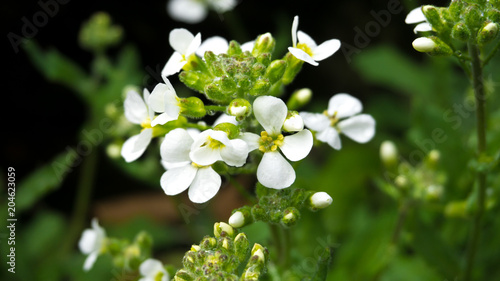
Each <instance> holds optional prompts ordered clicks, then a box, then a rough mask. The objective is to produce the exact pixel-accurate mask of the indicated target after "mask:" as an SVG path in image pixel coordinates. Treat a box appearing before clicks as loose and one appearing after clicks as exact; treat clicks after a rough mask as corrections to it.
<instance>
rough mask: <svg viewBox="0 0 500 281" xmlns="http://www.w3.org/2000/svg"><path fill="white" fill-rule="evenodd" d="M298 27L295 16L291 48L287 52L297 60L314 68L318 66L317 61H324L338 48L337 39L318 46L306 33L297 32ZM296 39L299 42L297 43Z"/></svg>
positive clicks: (338, 42)
mask: <svg viewBox="0 0 500 281" xmlns="http://www.w3.org/2000/svg"><path fill="white" fill-rule="evenodd" d="M298 26H299V17H298V16H295V17H294V18H293V23H292V43H293V45H292V47H288V51H289V52H290V53H291V54H292V55H294V56H295V57H296V58H297V59H299V60H302V61H305V62H307V63H309V64H312V65H314V66H316V65H318V61H321V60H324V59H326V58H328V57H330V56H331V55H333V54H334V53H335V52H336V51H337V50H338V49H339V48H340V41H339V40H338V39H330V40H327V41H325V42H323V43H321V44H320V45H319V46H318V45H317V44H316V42H315V41H314V40H313V39H312V38H311V37H310V36H309V35H307V34H306V33H304V32H302V31H300V30H299V31H298V32H297V28H298ZM297 38H298V39H299V42H298V43H297Z"/></svg>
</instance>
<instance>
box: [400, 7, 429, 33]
mask: <svg viewBox="0 0 500 281" xmlns="http://www.w3.org/2000/svg"><path fill="white" fill-rule="evenodd" d="M422 8H423V7H418V8H415V9H413V10H411V11H410V12H409V13H408V15H407V16H406V18H405V23H407V24H415V23H417V26H415V29H413V32H415V34H416V33H417V32H425V31H431V30H432V26H431V24H430V23H429V22H428V21H427V18H426V17H425V15H424V13H423V12H422Z"/></svg>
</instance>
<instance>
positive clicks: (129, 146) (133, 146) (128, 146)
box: [121, 129, 153, 162]
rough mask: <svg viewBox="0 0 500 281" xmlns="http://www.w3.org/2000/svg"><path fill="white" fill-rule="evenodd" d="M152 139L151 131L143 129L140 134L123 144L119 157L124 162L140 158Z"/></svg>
mask: <svg viewBox="0 0 500 281" xmlns="http://www.w3.org/2000/svg"><path fill="white" fill-rule="evenodd" d="M152 137H153V130H152V129H144V130H143V131H142V132H141V133H140V134H138V135H135V136H132V137H130V138H129V139H128V140H126V141H125V142H124V143H123V146H122V150H121V155H122V157H123V158H124V159H125V161H126V162H132V161H135V160H137V158H139V157H141V155H142V154H143V153H144V151H145V150H146V148H147V147H148V145H149V143H150V142H151V139H152Z"/></svg>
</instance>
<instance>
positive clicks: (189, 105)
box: [180, 97, 207, 118]
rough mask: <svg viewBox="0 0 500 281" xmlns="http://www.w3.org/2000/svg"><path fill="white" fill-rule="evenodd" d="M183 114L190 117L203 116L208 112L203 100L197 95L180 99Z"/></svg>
mask: <svg viewBox="0 0 500 281" xmlns="http://www.w3.org/2000/svg"><path fill="white" fill-rule="evenodd" d="M180 104H181V114H182V115H185V116H187V117H190V118H202V117H203V116H205V115H206V114H207V112H206V110H205V105H204V104H203V101H202V100H200V99H199V98H197V97H189V98H184V99H181V100H180Z"/></svg>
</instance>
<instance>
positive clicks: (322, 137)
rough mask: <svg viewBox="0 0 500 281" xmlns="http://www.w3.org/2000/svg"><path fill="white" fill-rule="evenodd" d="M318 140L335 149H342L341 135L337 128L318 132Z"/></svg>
mask: <svg viewBox="0 0 500 281" xmlns="http://www.w3.org/2000/svg"><path fill="white" fill-rule="evenodd" d="M316 138H317V139H318V140H319V141H322V142H326V143H328V144H329V145H330V146H331V147H332V148H333V149H336V150H339V149H340V148H341V147H342V145H341V142H340V136H339V133H338V132H337V130H336V129H335V128H332V127H328V128H326V129H325V130H323V131H321V132H318V133H317V134H316Z"/></svg>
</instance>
